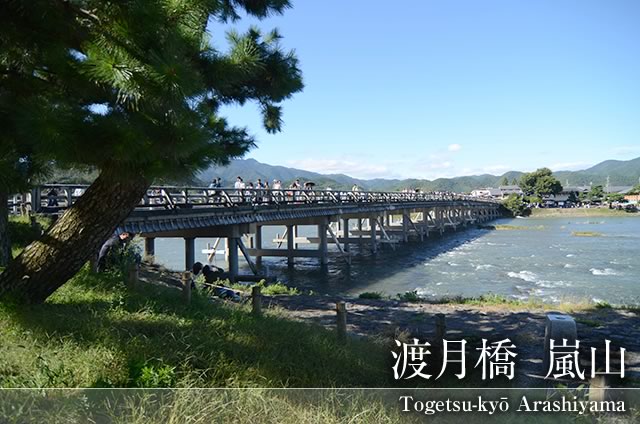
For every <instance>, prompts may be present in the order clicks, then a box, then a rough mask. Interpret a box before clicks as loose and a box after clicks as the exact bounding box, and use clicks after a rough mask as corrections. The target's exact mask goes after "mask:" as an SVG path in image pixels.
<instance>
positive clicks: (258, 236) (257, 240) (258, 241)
mask: <svg viewBox="0 0 640 424" xmlns="http://www.w3.org/2000/svg"><path fill="white" fill-rule="evenodd" d="M251 247H252V248H254V249H256V250H257V251H258V252H259V251H260V250H261V249H262V225H256V233H255V236H254V238H253V243H252V246H251ZM256 266H257V267H258V268H260V267H262V255H256Z"/></svg>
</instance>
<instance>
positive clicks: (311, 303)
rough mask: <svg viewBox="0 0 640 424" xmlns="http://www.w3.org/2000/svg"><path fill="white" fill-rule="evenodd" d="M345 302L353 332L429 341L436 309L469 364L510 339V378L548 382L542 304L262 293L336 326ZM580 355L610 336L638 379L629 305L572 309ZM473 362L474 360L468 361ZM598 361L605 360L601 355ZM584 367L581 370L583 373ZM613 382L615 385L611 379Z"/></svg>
mask: <svg viewBox="0 0 640 424" xmlns="http://www.w3.org/2000/svg"><path fill="white" fill-rule="evenodd" d="M141 280H142V281H146V282H149V283H155V284H163V285H169V286H174V287H175V286H180V274H179V273H176V272H171V271H167V270H165V269H163V268H162V267H158V266H154V265H145V266H144V267H143V269H142V270H141ZM339 300H341V301H344V302H346V303H347V311H348V318H347V329H348V332H349V333H350V334H352V335H357V336H365V337H374V338H376V337H383V338H388V339H391V338H396V337H404V338H405V339H406V340H408V339H412V338H414V337H415V338H418V339H419V340H420V341H421V342H425V341H428V342H430V343H432V344H433V339H434V336H435V317H434V316H435V314H439V313H442V314H444V315H445V320H446V335H447V339H448V340H462V339H465V340H467V352H468V353H471V358H472V359H467V361H468V363H467V368H469V367H472V366H473V365H475V362H476V360H477V356H478V353H477V352H476V350H475V349H476V348H478V347H480V346H481V343H482V342H481V340H482V339H483V338H485V339H487V341H488V342H489V343H491V342H496V341H500V340H503V339H506V338H509V339H510V340H511V341H512V342H513V343H514V344H515V345H516V346H517V350H516V352H517V353H518V357H517V365H516V366H517V369H516V373H515V374H516V377H515V381H514V383H515V384H516V385H517V386H519V387H532V386H540V385H546V384H548V380H544V376H545V375H546V371H547V370H543V365H542V357H543V352H544V332H545V317H546V314H547V313H549V312H551V311H548V310H542V309H522V310H509V309H506V308H504V307H499V306H469V305H455V304H427V303H410V302H400V301H394V300H365V299H352V298H340V297H335V296H333V297H330V296H306V295H299V296H271V297H269V296H265V298H264V303H265V306H268V307H270V306H277V307H279V308H281V309H282V310H284V311H285V314H286V315H287V316H289V317H290V318H292V319H296V320H300V321H304V322H309V323H313V324H319V325H322V326H324V327H326V328H328V329H334V328H335V321H336V313H335V305H336V301H339ZM571 316H572V317H573V318H574V319H575V320H576V323H577V329H578V339H579V340H580V348H581V349H580V358H581V363H582V364H583V366H584V368H585V369H587V370H588V369H589V360H590V358H591V353H590V349H589V348H590V347H596V348H597V352H598V353H599V354H600V353H602V352H604V340H605V339H609V340H611V351H612V352H613V353H614V354H612V355H611V357H612V362H611V364H612V369H619V360H618V361H616V359H618V358H619V353H618V354H617V356H616V355H615V352H619V350H618V349H619V348H620V347H624V348H626V353H625V370H626V378H627V379H633V380H634V382H635V383H636V385H638V384H640V316H639V315H638V314H637V313H635V312H633V311H628V310H619V309H611V308H603V309H593V310H588V311H580V312H574V313H572V314H571ZM471 362H473V363H471ZM597 363H598V364H603V363H604V359H603V358H599V359H598V360H597ZM587 373H588V372H586V373H585V374H587ZM614 385H616V386H617V385H618V384H615V383H614Z"/></svg>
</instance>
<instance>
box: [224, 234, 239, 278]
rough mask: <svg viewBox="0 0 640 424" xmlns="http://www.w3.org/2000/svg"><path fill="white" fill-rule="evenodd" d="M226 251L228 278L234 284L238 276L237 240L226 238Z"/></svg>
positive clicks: (235, 238)
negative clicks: (227, 253) (227, 254)
mask: <svg viewBox="0 0 640 424" xmlns="http://www.w3.org/2000/svg"><path fill="white" fill-rule="evenodd" d="M227 250H228V252H229V278H230V280H231V282H234V281H235V279H236V277H237V276H238V270H239V264H238V238H237V237H227Z"/></svg>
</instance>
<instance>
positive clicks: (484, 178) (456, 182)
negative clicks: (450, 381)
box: [197, 157, 640, 193]
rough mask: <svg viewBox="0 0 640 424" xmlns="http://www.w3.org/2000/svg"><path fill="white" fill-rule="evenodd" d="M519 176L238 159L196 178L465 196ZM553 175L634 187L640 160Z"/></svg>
mask: <svg viewBox="0 0 640 424" xmlns="http://www.w3.org/2000/svg"><path fill="white" fill-rule="evenodd" d="M521 175H522V172H519V171H509V172H507V173H504V174H502V175H490V174H483V175H472V176H464V177H455V178H438V179H436V180H432V181H431V180H422V179H404V180H399V179H383V178H377V179H372V180H363V179H358V178H353V177H350V176H348V175H344V174H320V173H317V172H311V171H305V170H303V169H296V168H287V167H285V166H273V165H268V164H265V163H261V162H258V161H257V160H255V159H238V160H234V161H232V162H231V163H230V164H229V165H228V166H225V167H211V168H209V169H207V170H205V171H203V172H201V173H200V174H199V175H198V176H197V178H198V179H199V180H200V181H201V182H202V183H203V184H205V183H206V184H208V183H209V182H210V181H211V179H213V178H214V177H220V178H222V180H223V182H224V185H225V186H229V185H232V184H233V182H234V181H235V179H236V177H237V176H242V178H243V179H244V180H245V181H254V182H255V181H256V179H258V178H261V179H262V180H263V181H264V180H268V181H269V182H270V183H271V182H272V181H273V180H274V179H279V180H281V181H282V182H283V184H285V185H288V184H289V183H291V182H292V181H294V180H295V179H296V178H300V179H301V180H303V181H313V182H315V183H316V184H317V185H318V186H319V187H331V188H333V189H338V190H343V189H349V188H351V187H352V186H353V185H354V184H357V185H358V186H360V187H362V188H364V189H366V190H377V191H389V190H400V189H403V188H408V187H410V188H420V189H422V190H424V191H433V190H438V191H445V190H447V191H455V192H459V193H463V192H469V191H471V190H473V189H476V188H481V187H498V186H499V185H500V181H501V180H502V179H503V178H504V177H507V179H508V180H509V182H511V181H513V180H514V179H518V178H520V176H521ZM554 175H555V176H556V177H557V178H558V179H559V180H560V182H561V183H562V184H563V185H566V184H567V181H568V183H569V185H572V186H574V185H589V184H590V183H593V184H594V185H598V184H601V185H605V184H606V183H607V177H609V182H610V184H611V185H612V186H624V185H628V186H631V185H635V184H637V183H638V179H639V178H640V157H639V158H636V159H632V160H628V161H621V160H607V161H604V162H601V163H599V164H597V165H594V166H592V167H591V168H588V169H585V170H582V171H559V172H554Z"/></svg>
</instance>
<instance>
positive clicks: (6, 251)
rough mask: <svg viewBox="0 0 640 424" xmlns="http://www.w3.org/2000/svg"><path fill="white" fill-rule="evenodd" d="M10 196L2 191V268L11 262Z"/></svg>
mask: <svg viewBox="0 0 640 424" xmlns="http://www.w3.org/2000/svg"><path fill="white" fill-rule="evenodd" d="M8 202H9V195H8V194H7V193H5V192H3V191H2V190H0V266H2V267H4V266H7V264H8V263H9V261H10V260H11V240H10V239H9V208H8V207H7V203H8Z"/></svg>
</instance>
